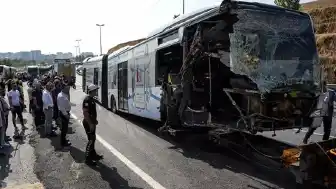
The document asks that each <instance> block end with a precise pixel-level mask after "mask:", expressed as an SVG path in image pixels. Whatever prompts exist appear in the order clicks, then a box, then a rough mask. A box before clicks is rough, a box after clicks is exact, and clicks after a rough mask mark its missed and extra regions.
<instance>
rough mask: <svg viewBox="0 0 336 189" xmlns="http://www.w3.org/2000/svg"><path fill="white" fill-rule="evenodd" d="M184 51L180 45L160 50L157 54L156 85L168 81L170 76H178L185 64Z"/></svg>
mask: <svg viewBox="0 0 336 189" xmlns="http://www.w3.org/2000/svg"><path fill="white" fill-rule="evenodd" d="M182 55H183V49H182V47H181V46H180V45H179V44H176V45H172V46H170V47H167V48H164V49H160V50H159V51H158V52H157V67H156V73H157V74H156V85H161V82H162V81H166V82H167V81H168V74H169V75H177V74H178V73H179V72H180V69H181V66H182V63H183V56H182Z"/></svg>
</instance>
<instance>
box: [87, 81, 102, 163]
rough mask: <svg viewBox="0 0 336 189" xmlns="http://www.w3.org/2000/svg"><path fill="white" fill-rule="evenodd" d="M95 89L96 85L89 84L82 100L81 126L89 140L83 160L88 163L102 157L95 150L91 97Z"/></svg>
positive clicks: (94, 126) (95, 122)
mask: <svg viewBox="0 0 336 189" xmlns="http://www.w3.org/2000/svg"><path fill="white" fill-rule="evenodd" d="M96 90H98V87H97V86H96V85H93V84H91V85H90V86H88V93H89V95H88V96H86V97H85V98H84V100H83V114H84V120H83V126H84V129H85V132H86V135H87V137H88V140H89V141H88V144H87V146H86V151H85V162H86V164H88V165H96V161H98V160H101V159H103V156H101V155H98V154H97V152H96V150H95V141H96V126H97V124H98V121H97V110H96V102H95V100H94V98H93V97H94V95H95V93H96Z"/></svg>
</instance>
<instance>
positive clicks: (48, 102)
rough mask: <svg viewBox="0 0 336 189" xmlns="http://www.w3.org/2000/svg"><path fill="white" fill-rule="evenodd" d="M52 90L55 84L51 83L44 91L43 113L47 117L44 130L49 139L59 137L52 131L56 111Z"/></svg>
mask: <svg viewBox="0 0 336 189" xmlns="http://www.w3.org/2000/svg"><path fill="white" fill-rule="evenodd" d="M52 89H53V84H52V83H51V82H48V83H47V85H46V89H44V91H43V93H42V101H43V112H44V117H45V122H44V129H45V135H46V136H49V137H54V136H57V135H56V133H55V132H54V131H53V130H52V121H53V109H54V103H53V99H52V97H51V94H50V91H51V90H52Z"/></svg>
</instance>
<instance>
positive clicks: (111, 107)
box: [110, 95, 117, 114]
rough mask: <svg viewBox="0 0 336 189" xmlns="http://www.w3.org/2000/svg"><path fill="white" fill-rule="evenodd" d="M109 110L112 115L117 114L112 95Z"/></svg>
mask: <svg viewBox="0 0 336 189" xmlns="http://www.w3.org/2000/svg"><path fill="white" fill-rule="evenodd" d="M110 109H111V111H112V112H113V113H115V114H116V113H117V105H116V101H115V98H114V96H113V95H112V96H111V100H110Z"/></svg>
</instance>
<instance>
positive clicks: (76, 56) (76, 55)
mask: <svg viewBox="0 0 336 189" xmlns="http://www.w3.org/2000/svg"><path fill="white" fill-rule="evenodd" d="M78 47H79V46H77V45H75V50H76V51H75V61H77V59H78V53H77V52H78V50H77V48H78Z"/></svg>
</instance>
